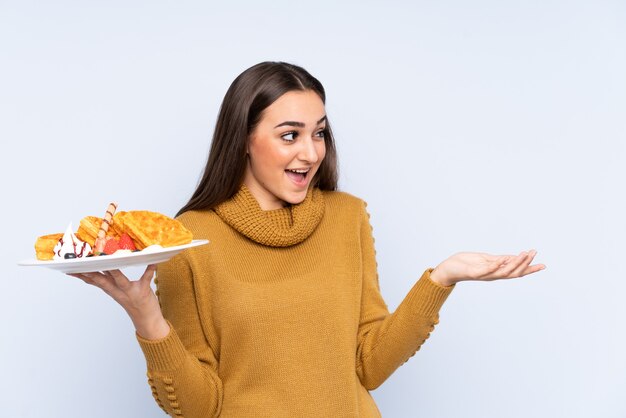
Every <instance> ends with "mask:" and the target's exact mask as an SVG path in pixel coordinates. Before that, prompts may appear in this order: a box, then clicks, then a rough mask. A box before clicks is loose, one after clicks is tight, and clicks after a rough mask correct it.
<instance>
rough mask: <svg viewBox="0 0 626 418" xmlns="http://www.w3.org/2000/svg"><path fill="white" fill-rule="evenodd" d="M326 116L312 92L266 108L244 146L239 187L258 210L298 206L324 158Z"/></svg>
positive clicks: (295, 94) (296, 93)
mask: <svg viewBox="0 0 626 418" xmlns="http://www.w3.org/2000/svg"><path fill="white" fill-rule="evenodd" d="M325 128H326V110H325V109H324V103H323V102H322V99H320V97H319V96H318V95H317V93H315V92H314V91H312V90H306V91H290V92H287V93H285V94H283V95H282V96H280V97H279V98H278V99H277V100H276V101H275V102H274V103H272V104H271V105H270V106H269V107H267V108H266V109H265V110H264V111H263V114H262V115H261V120H260V121H259V123H258V125H257V126H256V128H255V129H254V131H253V132H252V133H251V134H250V138H249V140H248V164H247V166H246V173H245V177H244V183H245V185H246V186H247V187H248V189H250V192H251V193H252V195H253V196H254V197H255V198H256V200H257V201H258V202H259V205H260V206H261V209H263V210H271V209H278V208H281V207H283V206H284V205H285V203H292V204H296V203H300V202H302V201H303V200H304V198H305V197H306V194H307V190H308V187H309V184H310V183H311V179H313V176H315V173H316V172H317V169H318V168H319V166H320V164H321V163H322V160H323V159H324V156H325V155H326V144H325V143H324V129H325Z"/></svg>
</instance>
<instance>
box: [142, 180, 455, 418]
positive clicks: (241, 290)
mask: <svg viewBox="0 0 626 418" xmlns="http://www.w3.org/2000/svg"><path fill="white" fill-rule="evenodd" d="M179 219H180V220H181V221H182V222H183V223H184V224H185V225H186V226H187V227H188V228H189V229H190V230H191V231H192V232H193V234H194V238H196V239H202V238H205V239H208V240H210V241H211V242H210V243H209V244H208V245H204V246H200V247H195V248H193V249H189V250H186V251H184V252H183V253H181V254H180V255H178V256H176V257H174V258H172V259H171V260H170V261H168V262H167V263H163V264H161V265H159V267H158V270H157V294H158V297H159V301H160V303H161V307H162V310H163V314H164V316H165V318H166V319H167V320H168V322H169V323H170V326H171V328H172V329H171V332H170V334H169V335H168V336H166V337H165V338H163V339H161V340H145V339H143V338H141V336H139V335H137V339H138V341H139V344H140V346H141V348H142V350H143V352H144V354H145V357H146V361H147V366H148V381H149V384H150V386H151V388H152V393H153V395H154V398H155V400H156V402H157V403H158V404H159V406H160V407H161V408H163V410H164V411H165V412H166V413H168V414H170V415H171V416H177V417H186V418H199V417H203V418H206V417H218V416H219V417H222V418H247V417H250V418H263V417H268V418H270V417H271V418H306V417H311V418H313V417H314V418H321V417H332V418H343V417H359V418H374V417H380V416H381V415H380V412H379V410H378V408H377V407H376V404H375V403H374V400H373V398H372V397H371V395H370V393H369V391H370V390H373V389H375V388H377V387H378V386H380V385H381V384H382V383H383V382H384V381H385V380H386V379H387V378H388V377H389V376H390V375H391V374H392V373H393V372H394V371H395V370H396V369H397V368H398V367H399V366H401V365H402V364H403V363H405V362H406V361H407V360H408V359H409V357H411V356H413V354H415V352H416V351H417V350H419V348H420V346H421V345H422V344H423V343H424V341H425V340H426V339H427V338H428V336H429V335H430V332H431V331H432V330H433V328H434V325H435V324H437V322H438V312H439V309H440V308H441V305H442V304H443V303H444V301H445V299H446V298H447V296H448V295H449V294H450V292H451V291H452V288H453V286H450V287H442V286H439V285H437V284H436V283H434V282H432V281H431V280H430V277H429V273H430V271H431V269H428V270H426V271H425V272H424V274H423V275H422V277H421V278H420V279H419V280H418V281H417V282H416V283H415V285H414V286H413V288H412V289H411V290H410V292H409V293H408V295H407V296H406V298H405V299H404V300H403V301H402V303H401V304H400V305H399V306H398V308H397V309H396V310H395V312H394V313H393V314H390V313H389V311H388V308H387V305H386V304H385V302H384V300H383V298H382V296H381V294H380V288H379V283H378V276H377V272H376V260H375V251H374V240H373V237H372V229H371V226H370V223H369V215H368V213H367V212H366V208H365V203H364V202H363V201H362V200H360V199H358V198H356V197H353V196H351V195H349V194H347V193H343V192H321V191H320V190H318V189H310V190H309V192H308V194H307V197H306V199H305V200H304V201H303V202H302V203H300V204H298V205H294V206H289V207H285V208H281V209H277V210H272V211H263V210H261V208H260V207H259V205H258V203H257V201H256V200H255V199H254V197H253V196H252V195H251V194H250V192H249V190H248V189H247V188H246V187H245V186H242V188H241V190H240V191H239V192H238V194H237V195H235V196H234V197H233V198H231V199H230V200H229V201H227V202H225V203H223V204H221V205H219V206H218V207H217V208H215V209H214V210H207V211H191V212H186V213H184V214H182V215H181V216H180V217H179Z"/></svg>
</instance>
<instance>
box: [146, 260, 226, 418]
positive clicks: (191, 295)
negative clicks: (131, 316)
mask: <svg viewBox="0 0 626 418" xmlns="http://www.w3.org/2000/svg"><path fill="white" fill-rule="evenodd" d="M155 282H156V284H157V296H158V298H159V303H160V304H161V310H162V311H163V316H164V317H165V318H166V320H167V322H168V324H169V325H170V333H169V334H168V335H167V336H166V337H164V338H162V339H160V340H146V339H144V338H142V337H141V336H140V335H139V334H137V335H136V337H137V340H138V341H139V345H140V346H141V349H142V351H143V353H144V355H145V357H146V363H147V367H148V373H147V375H148V383H149V384H150V387H151V389H152V395H153V396H154V399H155V400H156V402H157V404H158V405H159V407H161V409H163V410H164V411H165V412H166V413H167V414H169V415H171V416H172V417H178V416H184V417H186V418H194V417H217V416H219V413H220V409H221V405H222V395H223V386H222V381H221V379H220V378H219V376H218V373H217V360H216V358H215V355H214V353H213V350H212V349H211V347H210V346H209V344H208V342H207V340H206V338H205V336H204V333H203V331H202V325H201V323H200V316H199V313H198V309H197V304H196V297H195V292H194V286H193V275H192V272H191V268H190V266H189V263H188V262H187V260H186V259H185V258H184V253H181V254H179V255H177V256H175V257H173V258H172V259H171V260H169V261H168V262H166V263H162V264H159V265H158V267H157V278H156V280H155Z"/></svg>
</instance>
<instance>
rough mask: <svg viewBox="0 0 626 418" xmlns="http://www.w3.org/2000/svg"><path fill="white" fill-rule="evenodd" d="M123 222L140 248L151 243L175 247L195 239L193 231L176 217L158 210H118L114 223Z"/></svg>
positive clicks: (123, 225) (122, 224)
mask: <svg viewBox="0 0 626 418" xmlns="http://www.w3.org/2000/svg"><path fill="white" fill-rule="evenodd" d="M116 223H119V224H121V226H122V229H123V231H124V232H126V233H127V234H128V235H130V237H131V238H132V239H133V241H134V242H135V245H136V246H137V249H138V250H143V249H144V248H146V247H148V246H150V245H160V246H162V247H173V246H175V245H183V244H188V243H190V242H191V240H192V239H193V235H192V233H191V231H189V230H188V229H187V228H185V227H184V226H183V224H182V223H180V222H179V221H177V220H176V219H172V218H170V217H167V216H165V215H162V214H160V213H157V212H150V211H147V210H134V211H128V212H118V213H117V214H116V215H115V218H114V221H113V224H114V225H115V224H116Z"/></svg>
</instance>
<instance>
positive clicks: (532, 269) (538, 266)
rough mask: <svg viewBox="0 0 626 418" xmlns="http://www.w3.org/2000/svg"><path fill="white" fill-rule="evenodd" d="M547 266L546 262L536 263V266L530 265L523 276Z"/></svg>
mask: <svg viewBox="0 0 626 418" xmlns="http://www.w3.org/2000/svg"><path fill="white" fill-rule="evenodd" d="M545 268H546V266H545V264H535V265H534V266H529V267H527V268H526V270H525V271H524V273H523V274H522V276H526V275H528V274H533V273H537V272H538V271H541V270H544V269H545Z"/></svg>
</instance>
